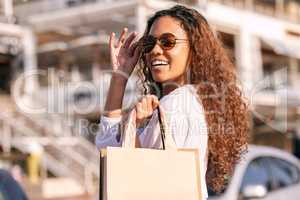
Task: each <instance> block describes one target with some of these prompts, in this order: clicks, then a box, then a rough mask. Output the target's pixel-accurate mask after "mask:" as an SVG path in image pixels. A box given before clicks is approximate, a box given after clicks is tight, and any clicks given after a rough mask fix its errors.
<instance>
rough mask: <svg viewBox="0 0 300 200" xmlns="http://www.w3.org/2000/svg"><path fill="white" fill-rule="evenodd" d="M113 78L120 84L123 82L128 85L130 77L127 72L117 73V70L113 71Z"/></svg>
mask: <svg viewBox="0 0 300 200" xmlns="http://www.w3.org/2000/svg"><path fill="white" fill-rule="evenodd" d="M111 80H112V81H113V82H114V83H118V84H122V85H126V83H127V81H128V77H127V76H126V75H125V74H121V73H119V72H118V73H117V72H113V73H112V77H111Z"/></svg>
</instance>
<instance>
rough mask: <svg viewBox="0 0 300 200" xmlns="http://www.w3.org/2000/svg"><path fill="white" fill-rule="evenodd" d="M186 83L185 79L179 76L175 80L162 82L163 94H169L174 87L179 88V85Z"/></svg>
mask: <svg viewBox="0 0 300 200" xmlns="http://www.w3.org/2000/svg"><path fill="white" fill-rule="evenodd" d="M186 83H187V81H186V79H185V78H184V77H180V78H179V79H177V80H172V81H168V82H165V83H163V84H162V92H163V96H165V95H167V94H169V93H170V92H172V91H173V90H175V89H176V88H179V87H181V86H183V85H184V84H186Z"/></svg>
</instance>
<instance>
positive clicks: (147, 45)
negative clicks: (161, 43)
mask: <svg viewBox="0 0 300 200" xmlns="http://www.w3.org/2000/svg"><path fill="white" fill-rule="evenodd" d="M155 44H156V38H155V37H153V36H151V35H149V36H147V37H145V38H144V43H143V48H144V52H145V53H149V52H150V51H152V49H153V48H154V46H155Z"/></svg>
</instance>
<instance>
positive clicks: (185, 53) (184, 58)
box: [146, 16, 190, 85]
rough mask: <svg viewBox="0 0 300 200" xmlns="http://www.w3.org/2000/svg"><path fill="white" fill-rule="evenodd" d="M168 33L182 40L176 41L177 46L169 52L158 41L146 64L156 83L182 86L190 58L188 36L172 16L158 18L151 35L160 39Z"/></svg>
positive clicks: (147, 55)
mask: <svg viewBox="0 0 300 200" xmlns="http://www.w3.org/2000/svg"><path fill="white" fill-rule="evenodd" d="M166 33H171V34H173V35H174V36H175V37H176V39H180V40H176V44H175V46H174V47H173V48H172V49H169V50H166V49H163V47H162V45H161V44H160V42H158V41H157V42H156V45H155V46H154V48H153V49H152V51H150V52H149V53H147V54H146V64H147V66H148V67H149V68H150V70H151V74H152V77H153V79H154V80H155V81H156V82H160V83H166V82H168V83H171V84H173V83H174V84H180V85H182V84H184V83H185V73H186V68H187V65H188V58H189V49H190V47H189V41H188V36H187V33H186V32H185V30H184V29H183V28H182V26H181V24H180V22H179V21H178V20H176V19H175V18H173V17H170V16H163V17H160V18H158V19H157V20H156V21H155V22H154V23H153V24H152V27H151V29H150V32H149V35H152V36H154V37H155V38H160V37H161V36H162V35H163V34H165V35H166ZM182 39H183V40H182Z"/></svg>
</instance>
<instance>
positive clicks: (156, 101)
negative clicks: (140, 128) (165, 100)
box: [151, 95, 159, 110]
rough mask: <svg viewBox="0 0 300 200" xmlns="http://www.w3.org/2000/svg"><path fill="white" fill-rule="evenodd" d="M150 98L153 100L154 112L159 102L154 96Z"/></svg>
mask: <svg viewBox="0 0 300 200" xmlns="http://www.w3.org/2000/svg"><path fill="white" fill-rule="evenodd" d="M151 96H152V98H153V101H152V109H153V110H155V109H156V108H157V107H158V106H159V100H158V98H157V96H155V95H151Z"/></svg>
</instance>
